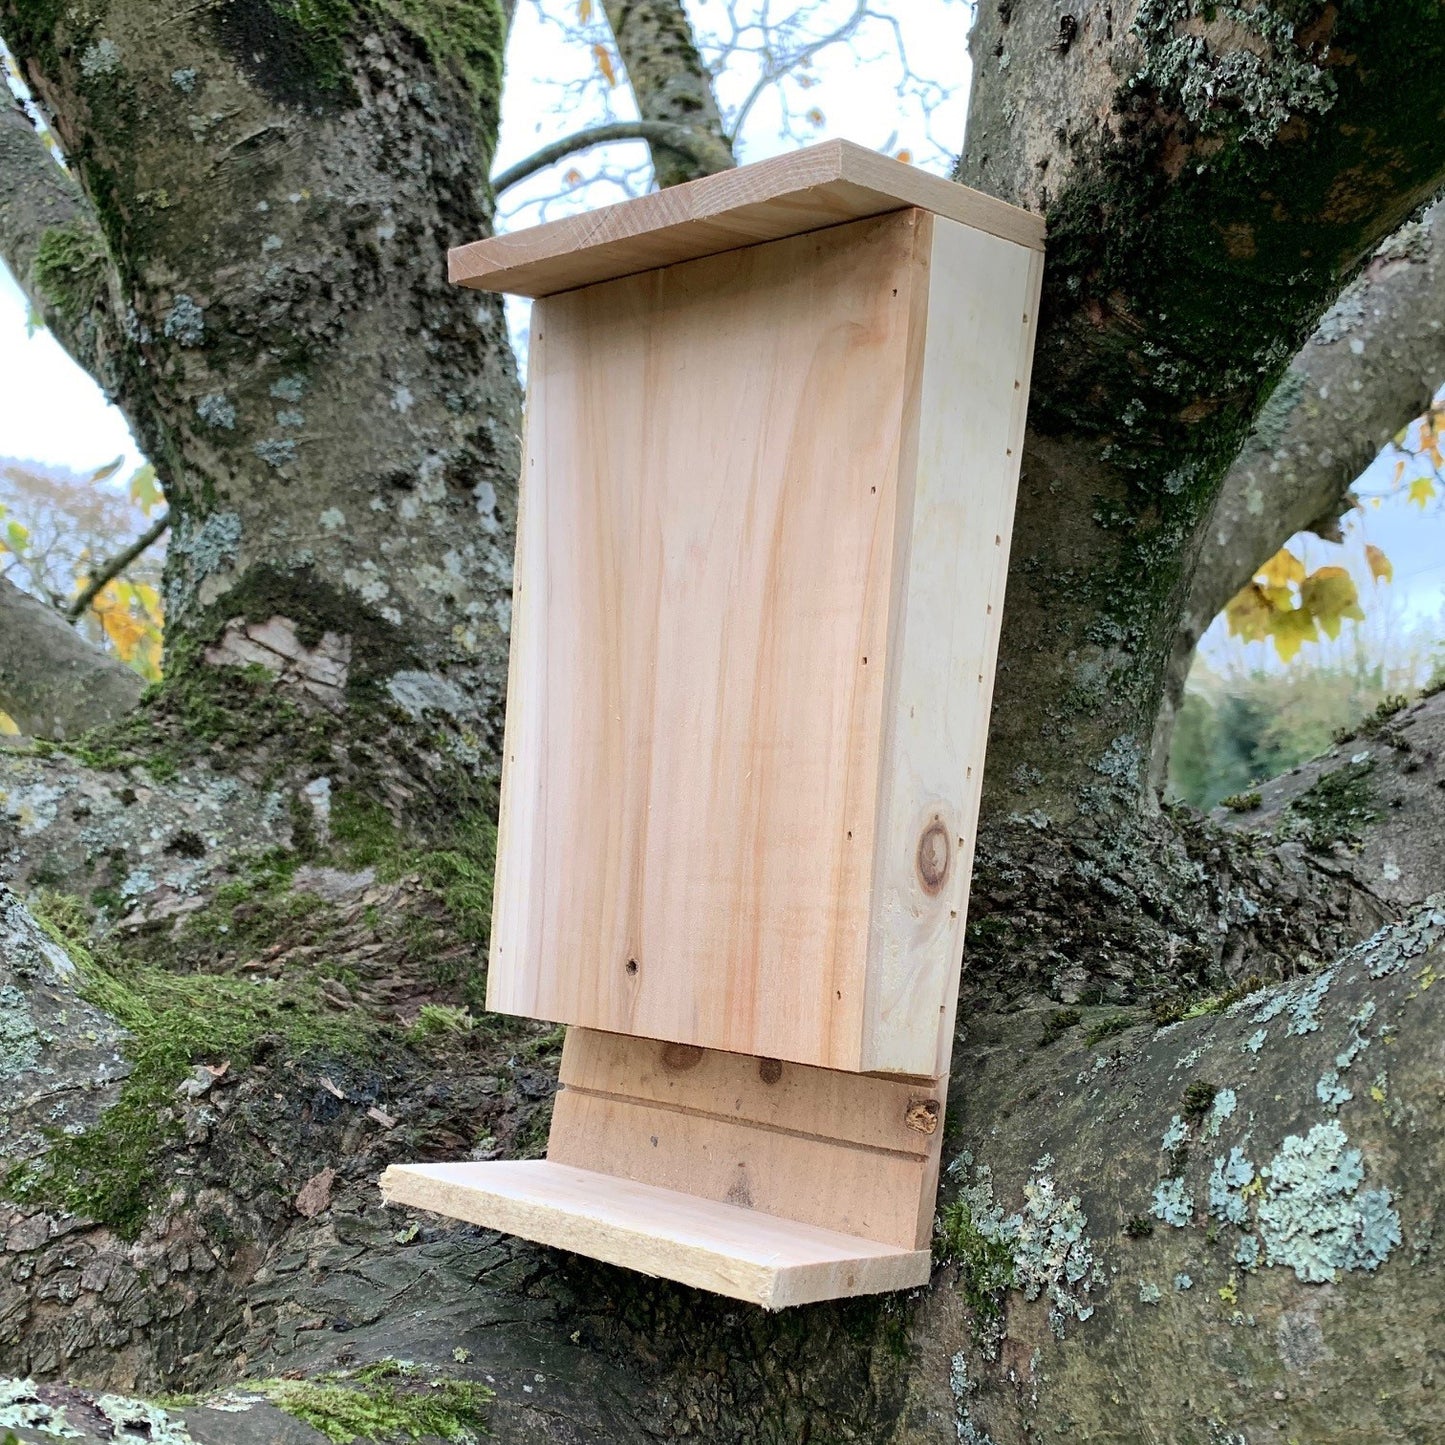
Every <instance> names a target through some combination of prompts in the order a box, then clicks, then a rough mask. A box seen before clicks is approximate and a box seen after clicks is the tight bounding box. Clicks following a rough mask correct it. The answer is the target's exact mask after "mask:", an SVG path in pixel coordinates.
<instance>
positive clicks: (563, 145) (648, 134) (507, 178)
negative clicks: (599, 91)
mask: <svg viewBox="0 0 1445 1445" xmlns="http://www.w3.org/2000/svg"><path fill="white" fill-rule="evenodd" d="M619 140H644V141H647V142H649V143H651V142H652V141H658V142H660V143H661V144H663V145H666V146H670V147H671V148H672V149H673V150H679V151H686V152H687V153H688V154H689V155H694V154H697V153H698V152H700V151H701V150H703V149H704V146H705V142H706V140H707V138H706V137H699V135H698V133H697V132H696V131H695V130H693V129H692V127H691V126H686V125H679V124H677V123H676V122H675V121H668V120H614V121H609V122H608V123H607V124H606V125H594V126H591V127H589V128H588V129H587V130H579V131H577V132H575V133H574V134H573V135H569V136H563V137H562V139H561V140H555V141H553V142H552V144H551V145H546V146H543V147H542V149H541V150H539V151H537V152H536V153H535V154H533V155H530V156H528V157H527V158H526V159H525V160H521V161H518V162H517V164H516V165H514V166H509V167H508V168H507V169H506V170H504V171H503V172H502V173H501V175H499V176H494V177H493V178H492V189H493V190H494V191H496V192H497V193H498V194H499V195H500V194H501V192H503V191H505V190H506V189H507V188H508V187H510V186H515V185H516V184H517V182H518V181H524V180H526V179H527V177H528V176H531V175H535V174H536V173H537V172H538V171H543V170H546V169H547V167H548V166H551V165H556V163H557V162H558V161H560V160H565V159H566V158H567V157H568V156H570V155H573V154H574V153H575V152H577V151H584V150H590V149H591V148H592V147H593V146H600V145H607V144H608V143H609V142H611V141H619Z"/></svg>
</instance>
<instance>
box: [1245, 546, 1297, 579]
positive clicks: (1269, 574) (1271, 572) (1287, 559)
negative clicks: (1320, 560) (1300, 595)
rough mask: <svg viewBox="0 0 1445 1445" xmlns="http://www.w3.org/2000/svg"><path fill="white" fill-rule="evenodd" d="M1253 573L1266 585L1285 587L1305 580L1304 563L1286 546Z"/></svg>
mask: <svg viewBox="0 0 1445 1445" xmlns="http://www.w3.org/2000/svg"><path fill="white" fill-rule="evenodd" d="M1255 575H1256V576H1257V577H1258V578H1259V580H1260V581H1261V582H1262V583H1263V584H1264V585H1265V586H1266V587H1287V586H1288V585H1289V584H1290V583H1291V582H1295V583H1299V582H1303V581H1304V580H1305V564H1304V563H1303V562H1301V561H1300V559H1299V558H1298V557H1296V556H1295V554H1294V553H1293V552H1291V551H1290V549H1289V548H1288V547H1281V548H1280V549H1279V551H1278V552H1276V553H1275V554H1274V556H1273V557H1271V558H1270V559H1269V561H1268V562H1266V563H1265V564H1264V566H1263V567H1261V568H1260V569H1259V571H1258V572H1257V573H1256V574H1255Z"/></svg>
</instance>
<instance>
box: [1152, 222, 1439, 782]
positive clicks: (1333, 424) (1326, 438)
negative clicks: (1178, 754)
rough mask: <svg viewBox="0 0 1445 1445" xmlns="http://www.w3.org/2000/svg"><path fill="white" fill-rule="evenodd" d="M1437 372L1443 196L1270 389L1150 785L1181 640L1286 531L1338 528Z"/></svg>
mask: <svg viewBox="0 0 1445 1445" xmlns="http://www.w3.org/2000/svg"><path fill="white" fill-rule="evenodd" d="M1442 381H1445V206H1442V205H1439V204H1437V205H1434V206H1432V207H1431V208H1430V209H1429V210H1428V211H1426V213H1425V214H1424V215H1423V216H1422V217H1421V218H1420V219H1419V220H1418V221H1411V222H1409V223H1407V224H1406V225H1404V226H1402V227H1401V228H1400V230H1398V231H1397V232H1396V233H1395V234H1394V235H1393V236H1391V237H1390V239H1389V240H1388V241H1386V242H1385V244H1384V245H1383V246H1382V247H1381V248H1380V249H1379V251H1377V252H1376V253H1375V255H1374V256H1372V257H1371V258H1370V261H1369V263H1368V264H1367V265H1366V267H1365V269H1364V270H1363V271H1362V272H1361V273H1360V275H1359V276H1358V277H1357V278H1356V279H1355V280H1354V281H1353V282H1352V283H1351V284H1350V286H1349V287H1347V288H1346V290H1345V291H1344V292H1343V293H1342V294H1341V296H1340V298H1339V300H1338V301H1337V302H1336V303H1335V304H1334V306H1332V307H1331V308H1330V310H1329V313H1328V314H1327V315H1326V316H1325V319H1324V320H1323V321H1322V322H1321V323H1320V325H1319V328H1318V329H1317V330H1316V331H1315V334H1314V335H1313V336H1311V337H1310V339H1309V342H1308V344H1307V345H1306V346H1305V347H1304V349H1303V350H1302V351H1301V352H1300V354H1299V355H1298V356H1297V357H1295V359H1294V361H1293V362H1291V363H1290V367H1289V370H1288V371H1286V372H1285V374H1284V376H1283V377H1282V378H1281V379H1280V382H1279V385H1278V386H1276V387H1275V389H1274V391H1273V392H1272V393H1271V395H1270V398H1269V400H1268V402H1266V403H1265V405H1264V407H1263V409H1262V410H1261V412H1260V414H1259V417H1258V418H1257V420H1256V422H1255V427H1254V430H1253V431H1252V432H1251V433H1250V435H1249V440H1248V441H1246V442H1245V444H1244V449H1243V450H1242V451H1241V452H1240V454H1239V456H1238V458H1237V459H1236V460H1235V463H1234V465H1233V466H1232V467H1231V468H1230V469H1229V474H1228V476H1226V477H1225V479H1224V484H1223V486H1222V487H1221V488H1220V490H1219V496H1218V498H1217V499H1216V500H1215V503H1214V509H1213V511H1212V512H1211V513H1210V517H1209V522H1208V525H1207V526H1206V528H1205V534H1204V541H1203V544H1202V547H1201V550H1200V554H1199V561H1198V563H1197V565H1196V566H1195V568H1194V575H1193V577H1192V578H1191V579H1190V583H1189V601H1188V603H1187V604H1186V606H1185V609H1184V617H1183V620H1182V622H1181V623H1180V627H1179V634H1178V636H1177V637H1176V638H1175V642H1174V652H1173V655H1172V656H1171V658H1170V660H1169V672H1168V677H1167V681H1166V686H1165V698H1164V706H1163V708H1162V709H1161V710H1160V713H1159V720H1158V723H1157V724H1156V727H1155V731H1154V746H1153V781H1154V783H1155V785H1156V786H1159V785H1162V783H1163V780H1164V774H1165V770H1166V769H1167V767H1168V763H1169V743H1170V739H1171V737H1172V734H1173V727H1174V718H1175V714H1176V712H1177V710H1178V707H1179V702H1180V700H1181V698H1182V697H1183V695H1184V682H1185V679H1186V678H1187V677H1188V675H1189V664H1190V662H1191V660H1192V659H1193V657H1194V649H1195V647H1196V646H1197V645H1198V643H1199V639H1200V638H1201V637H1203V636H1204V632H1205V629H1206V628H1208V626H1209V624H1210V623H1211V622H1213V621H1214V619H1215V618H1216V617H1217V616H1218V615H1219V613H1220V612H1221V611H1222V610H1223V608H1224V605H1225V603H1227V602H1228V601H1229V599H1230V598H1231V597H1233V596H1234V594H1235V593H1236V592H1238V591H1239V589H1240V588H1241V587H1243V586H1244V585H1245V584H1246V583H1247V582H1248V581H1249V580H1250V578H1251V577H1252V576H1253V575H1254V573H1255V572H1256V571H1257V570H1258V567H1259V563H1260V560H1261V558H1263V557H1269V556H1272V555H1273V553H1274V552H1276V551H1278V550H1279V548H1280V547H1282V546H1284V544H1285V542H1287V541H1288V540H1289V538H1290V537H1292V536H1294V534H1295V533H1296V532H1304V531H1314V530H1319V531H1320V533H1321V535H1323V536H1326V537H1335V538H1337V537H1338V532H1339V518H1340V516H1341V514H1342V513H1343V512H1344V511H1346V510H1347V509H1348V507H1349V506H1350V501H1349V490H1350V484H1351V483H1352V482H1353V481H1354V480H1355V479H1356V478H1357V477H1358V476H1359V475H1360V473H1361V472H1363V471H1364V470H1365V468H1366V467H1367V466H1368V465H1369V464H1370V462H1371V461H1372V460H1373V459H1374V457H1375V455H1376V454H1377V453H1378V452H1379V450H1380V448H1381V447H1382V446H1384V444H1385V443H1386V442H1387V441H1388V440H1389V439H1390V438H1391V437H1392V436H1394V435H1395V434H1396V433H1397V432H1398V431H1399V430H1400V428H1401V427H1402V426H1404V425H1405V424H1406V423H1407V422H1409V421H1411V420H1412V419H1413V418H1415V417H1417V416H1419V415H1420V414H1421V413H1422V412H1425V411H1426V410H1428V409H1429V405H1430V399H1431V397H1433V396H1434V394H1435V391H1436V389H1437V388H1438V387H1439V386H1440V384H1441V382H1442Z"/></svg>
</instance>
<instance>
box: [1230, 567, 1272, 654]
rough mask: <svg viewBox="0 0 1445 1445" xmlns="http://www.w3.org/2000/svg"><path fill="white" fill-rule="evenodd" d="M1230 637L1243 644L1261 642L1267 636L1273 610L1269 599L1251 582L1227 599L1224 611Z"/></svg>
mask: <svg viewBox="0 0 1445 1445" xmlns="http://www.w3.org/2000/svg"><path fill="white" fill-rule="evenodd" d="M1224 616H1225V620H1226V621H1227V622H1228V624H1229V635H1230V636H1231V637H1240V638H1243V639H1244V641H1245V642H1263V641H1264V639H1265V638H1266V637H1268V636H1269V625H1270V619H1271V618H1272V617H1273V616H1274V608H1273V607H1271V606H1270V604H1269V599H1268V598H1267V597H1265V595H1264V593H1263V592H1262V591H1261V590H1260V589H1259V588H1258V587H1256V586H1255V585H1254V583H1253V582H1251V583H1250V584H1249V585H1248V586H1247V587H1241V588H1240V589H1239V591H1238V592H1236V593H1235V594H1234V596H1233V597H1231V598H1230V599H1229V602H1228V604H1227V605H1226V607H1225V609H1224Z"/></svg>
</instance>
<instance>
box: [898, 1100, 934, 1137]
mask: <svg viewBox="0 0 1445 1445" xmlns="http://www.w3.org/2000/svg"><path fill="white" fill-rule="evenodd" d="M942 1112H943V1108H942V1106H941V1105H940V1104H939V1102H938V1100H937V1099H910V1100H909V1101H908V1109H907V1112H906V1113H905V1114H904V1115H903V1122H904V1123H905V1124H907V1125H908V1127H909V1128H910V1129H913V1130H916V1131H917V1132H918V1133H920V1134H931V1133H933V1131H934V1130H935V1129H937V1128H938V1116H939V1115H940V1114H941V1113H942Z"/></svg>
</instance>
